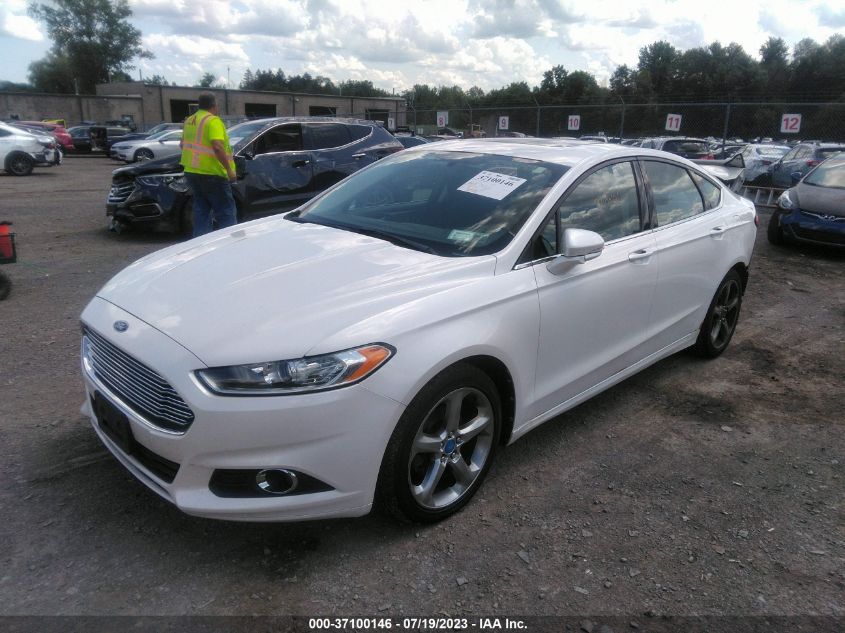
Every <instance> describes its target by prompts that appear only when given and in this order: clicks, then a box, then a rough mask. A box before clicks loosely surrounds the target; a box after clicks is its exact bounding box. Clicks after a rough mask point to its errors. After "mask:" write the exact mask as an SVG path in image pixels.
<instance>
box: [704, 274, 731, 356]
mask: <svg viewBox="0 0 845 633" xmlns="http://www.w3.org/2000/svg"><path fill="white" fill-rule="evenodd" d="M741 307H742V279H740V276H739V273H737V272H736V271H735V270H732V271H730V272H729V273H728V274H727V275H725V278H724V279H723V280H722V283H720V284H719V289H718V290H716V295H715V296H714V297H713V301H711V302H710V307H709V308H708V309H707V316H706V317H705V319H704V323H702V324H701V329H700V330H699V332H698V339H697V340H696V342H695V346H694V348H693V350H694V351H695V353H696V354H698V355H699V356H703V357H704V358H716V357H717V356H718V355H719V354H721V353H722V352H724V351H725V349H727V347H728V343H730V341H731V337H732V336H733V334H734V331H735V330H736V324H737V321H739V310H740V308H741Z"/></svg>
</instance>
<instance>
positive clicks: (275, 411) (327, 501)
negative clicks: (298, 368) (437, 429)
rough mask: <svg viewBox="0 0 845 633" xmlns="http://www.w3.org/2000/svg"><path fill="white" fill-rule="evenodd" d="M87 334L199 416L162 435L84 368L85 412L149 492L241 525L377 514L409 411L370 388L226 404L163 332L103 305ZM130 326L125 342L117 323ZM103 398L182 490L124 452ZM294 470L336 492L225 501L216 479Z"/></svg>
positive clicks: (91, 313) (87, 318)
mask: <svg viewBox="0 0 845 633" xmlns="http://www.w3.org/2000/svg"><path fill="white" fill-rule="evenodd" d="M82 320H83V323H84V324H85V325H86V327H88V328H90V329H92V330H94V331H96V332H97V333H99V334H100V335H101V336H102V337H105V338H107V339H108V340H109V341H110V342H111V343H112V344H113V345H116V346H118V347H119V348H121V350H123V351H124V352H125V353H127V354H129V355H130V356H132V357H134V358H135V359H136V360H138V361H139V362H141V363H144V364H145V365H147V366H148V367H150V368H152V369H154V370H155V371H156V372H158V373H159V374H160V375H161V376H162V377H163V378H165V379H166V380H167V381H168V382H169V383H170V384H171V385H172V386H173V388H174V389H175V390H176V391H177V392H178V394H179V395H180V396H181V397H182V398H183V399H184V401H185V402H186V403H187V404H188V405H189V406H190V408H191V410H192V411H193V413H194V420H193V422H192V423H191V424H190V426H189V427H188V428H187V430H186V431H185V432H183V433H174V432H173V431H168V430H165V429H161V428H157V427H156V426H155V425H154V424H151V423H150V422H149V421H148V420H147V419H145V417H143V416H142V415H140V414H139V413H138V412H136V411H135V410H133V409H132V408H131V407H130V406H127V405H126V404H125V402H124V401H123V400H122V399H121V396H120V394H116V393H114V392H113V391H112V390H111V389H110V388H109V387H108V386H107V385H106V384H104V382H103V381H101V380H100V379H99V378H98V377H97V376H96V375H95V374H93V373H92V372H91V371H90V370H89V369H88V368H87V367H86V364H85V363H84V362H83V368H82V371H83V376H84V378H85V386H86V391H87V397H86V401H85V404H84V405H83V412H84V413H85V414H86V415H87V416H88V417H89V418H90V419H91V422H92V425H93V426H94V429H95V431H96V433H97V435H98V436H99V437H100V439H101V441H102V442H103V443H104V444H105V445H106V447H107V448H108V449H109V450H110V451H111V452H112V453H113V454H114V455H115V457H117V459H118V460H119V461H120V462H121V463H122V464H123V465H124V466H125V467H126V468H127V469H128V470H129V471H130V472H132V474H134V475H135V476H136V477H137V478H138V479H139V480H140V481H141V482H143V483H144V484H145V485H147V487H149V488H150V489H151V490H153V491H154V492H156V493H157V494H158V495H160V496H161V497H163V498H164V499H166V500H168V501H170V502H172V503H173V504H175V505H176V506H177V507H178V508H180V509H181V510H183V511H184V512H186V513H188V514H192V515H196V516H203V517H211V518H219V519H229V520H241V521H294V520H306V519H314V518H328V517H342V516H360V515H363V514H366V513H367V512H369V510H370V508H371V505H372V501H373V495H374V492H375V486H376V481H377V478H378V470H379V467H380V465H381V460H382V456H383V454H384V449H385V447H386V445H387V441H388V439H389V438H390V435H391V433H392V431H393V428H394V426H395V424H396V422H397V421H398V419H399V416H400V415H401V414H402V411H403V410H404V406H403V405H401V404H399V403H397V402H395V401H393V400H390V399H388V398H384V397H382V396H379V395H377V394H374V393H372V392H371V391H369V390H368V389H366V388H365V387H364V386H363V385H353V386H351V387H348V388H344V389H337V390H334V391H327V392H322V393H314V394H303V395H291V396H281V397H264V398H256V397H242V398H239V397H224V396H216V395H213V394H211V393H209V392H208V391H207V390H205V389H204V388H203V387H202V385H201V384H200V383H199V382H198V381H197V380H196V378H195V377H194V375H193V372H194V371H195V370H196V369H199V368H202V367H204V365H203V363H202V362H201V361H200V360H199V359H198V358H196V357H195V356H194V355H193V354H191V353H190V352H188V351H187V350H186V349H185V348H183V347H182V346H181V345H179V344H178V343H176V342H175V341H173V340H172V339H170V338H169V337H167V336H165V335H164V334H162V333H161V332H160V331H158V330H156V329H155V328H153V327H151V326H150V325H148V324H146V323H145V322H143V321H141V320H139V319H137V318H135V317H134V316H132V315H130V314H128V313H127V312H125V311H123V310H121V309H120V308H118V307H116V306H114V305H113V304H111V303H108V302H107V301H104V300H102V299H99V298H97V299H94V300H93V301H92V302H91V303H90V304H89V305H88V307H87V308H86V309H85V312H84V313H83V315H82ZM117 320H122V321H125V322H127V323H128V325H129V328H128V329H127V330H126V332H123V333H117V332H116V331H115V330H114V328H113V323H114V322H115V321H117ZM98 393H99V395H100V396H101V397H103V398H105V399H107V400H108V401H109V402H110V403H111V404H112V405H114V406H116V407H117V408H118V409H119V410H120V411H121V412H122V413H123V414H124V415H125V416H126V417H127V418H128V421H129V427H130V429H131V433H132V437H133V438H134V441H135V442H137V443H138V444H140V445H141V447H142V450H143V451H144V452H145V453H146V452H150V453H152V454H153V455H155V456H158V457H160V458H164V460H167V461H169V462H172V463H173V464H175V465H177V466H178V468H177V470H176V472H175V476H173V477H172V481H171V482H170V483H168V482H167V481H166V479H167V478H168V477H164V478H163V477H162V476H161V475H160V473H159V474H157V472H158V471H157V469H155V468H150V467H149V465H147V466H145V463H147V464H148V462H147V461H145V460H144V459H139V458H138V457H137V456H134V455H133V454H132V453H127V452H125V451H124V450H123V449H121V448H120V447H119V446H118V444H117V443H116V442H115V441H112V439H111V438H110V436H108V435H106V433H105V432H104V431H103V429H102V428H101V427H100V425H99V423H98V421H97V417H96V415H95V414H94V411H93V407H92V406H91V402H92V399H93V398H94V397H95V396H96V395H97V394H98ZM266 468H285V469H290V470H293V471H296V472H298V473H302V474H304V475H306V476H308V477H313V478H314V479H316V480H319V481H320V482H323V483H324V484H326V486H325V488H329V489H328V490H326V489H323V490H322V491H318V492H313V493H308V494H297V495H293V496H269V497H268V496H240V497H231V496H220V495H218V494H215V493H214V492H212V490H211V488H210V482H211V480H212V475H213V474H214V473H215V471H219V470H226V471H243V470H261V469H266Z"/></svg>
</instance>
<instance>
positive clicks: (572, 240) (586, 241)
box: [546, 229, 604, 275]
mask: <svg viewBox="0 0 845 633" xmlns="http://www.w3.org/2000/svg"><path fill="white" fill-rule="evenodd" d="M603 250H604V238H603V237H602V236H601V235H599V234H598V233H596V232H594V231H586V230H584V229H566V230H565V231H564V232H563V249H562V252H561V254H560V256H558V257H556V258H554V259H553V260H552V261H550V262H549V263H548V264H546V269H547V270H548V271H549V272H550V273H552V274H553V275H560V274H563V273H564V272H566V271H567V270H570V269H571V268H572V267H573V266H574V265H577V264H584V263H586V262H588V261H590V260H591V259H595V258H596V257H598V256H599V255H601V252H602V251H603Z"/></svg>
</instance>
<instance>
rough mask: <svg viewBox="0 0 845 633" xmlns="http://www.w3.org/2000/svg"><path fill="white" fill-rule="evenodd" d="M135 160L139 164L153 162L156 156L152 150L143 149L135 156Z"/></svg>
mask: <svg viewBox="0 0 845 633" xmlns="http://www.w3.org/2000/svg"><path fill="white" fill-rule="evenodd" d="M133 158H134V159H135V162H136V163H137V162H141V161H145V160H152V159H153V158H154V155H153V153H152V152H151V151H150V150H148V149H147V148H145V147H142V148H141V149H139V150H138V151H136V152H135V156H134V157H133Z"/></svg>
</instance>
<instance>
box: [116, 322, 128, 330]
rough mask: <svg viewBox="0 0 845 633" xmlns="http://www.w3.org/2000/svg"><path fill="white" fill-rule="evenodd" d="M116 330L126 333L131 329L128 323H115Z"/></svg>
mask: <svg viewBox="0 0 845 633" xmlns="http://www.w3.org/2000/svg"><path fill="white" fill-rule="evenodd" d="M114 329H115V330H117V331H118V332H125V331H126V330H128V329H129V324H128V323H127V322H126V321H115V322H114Z"/></svg>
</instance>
